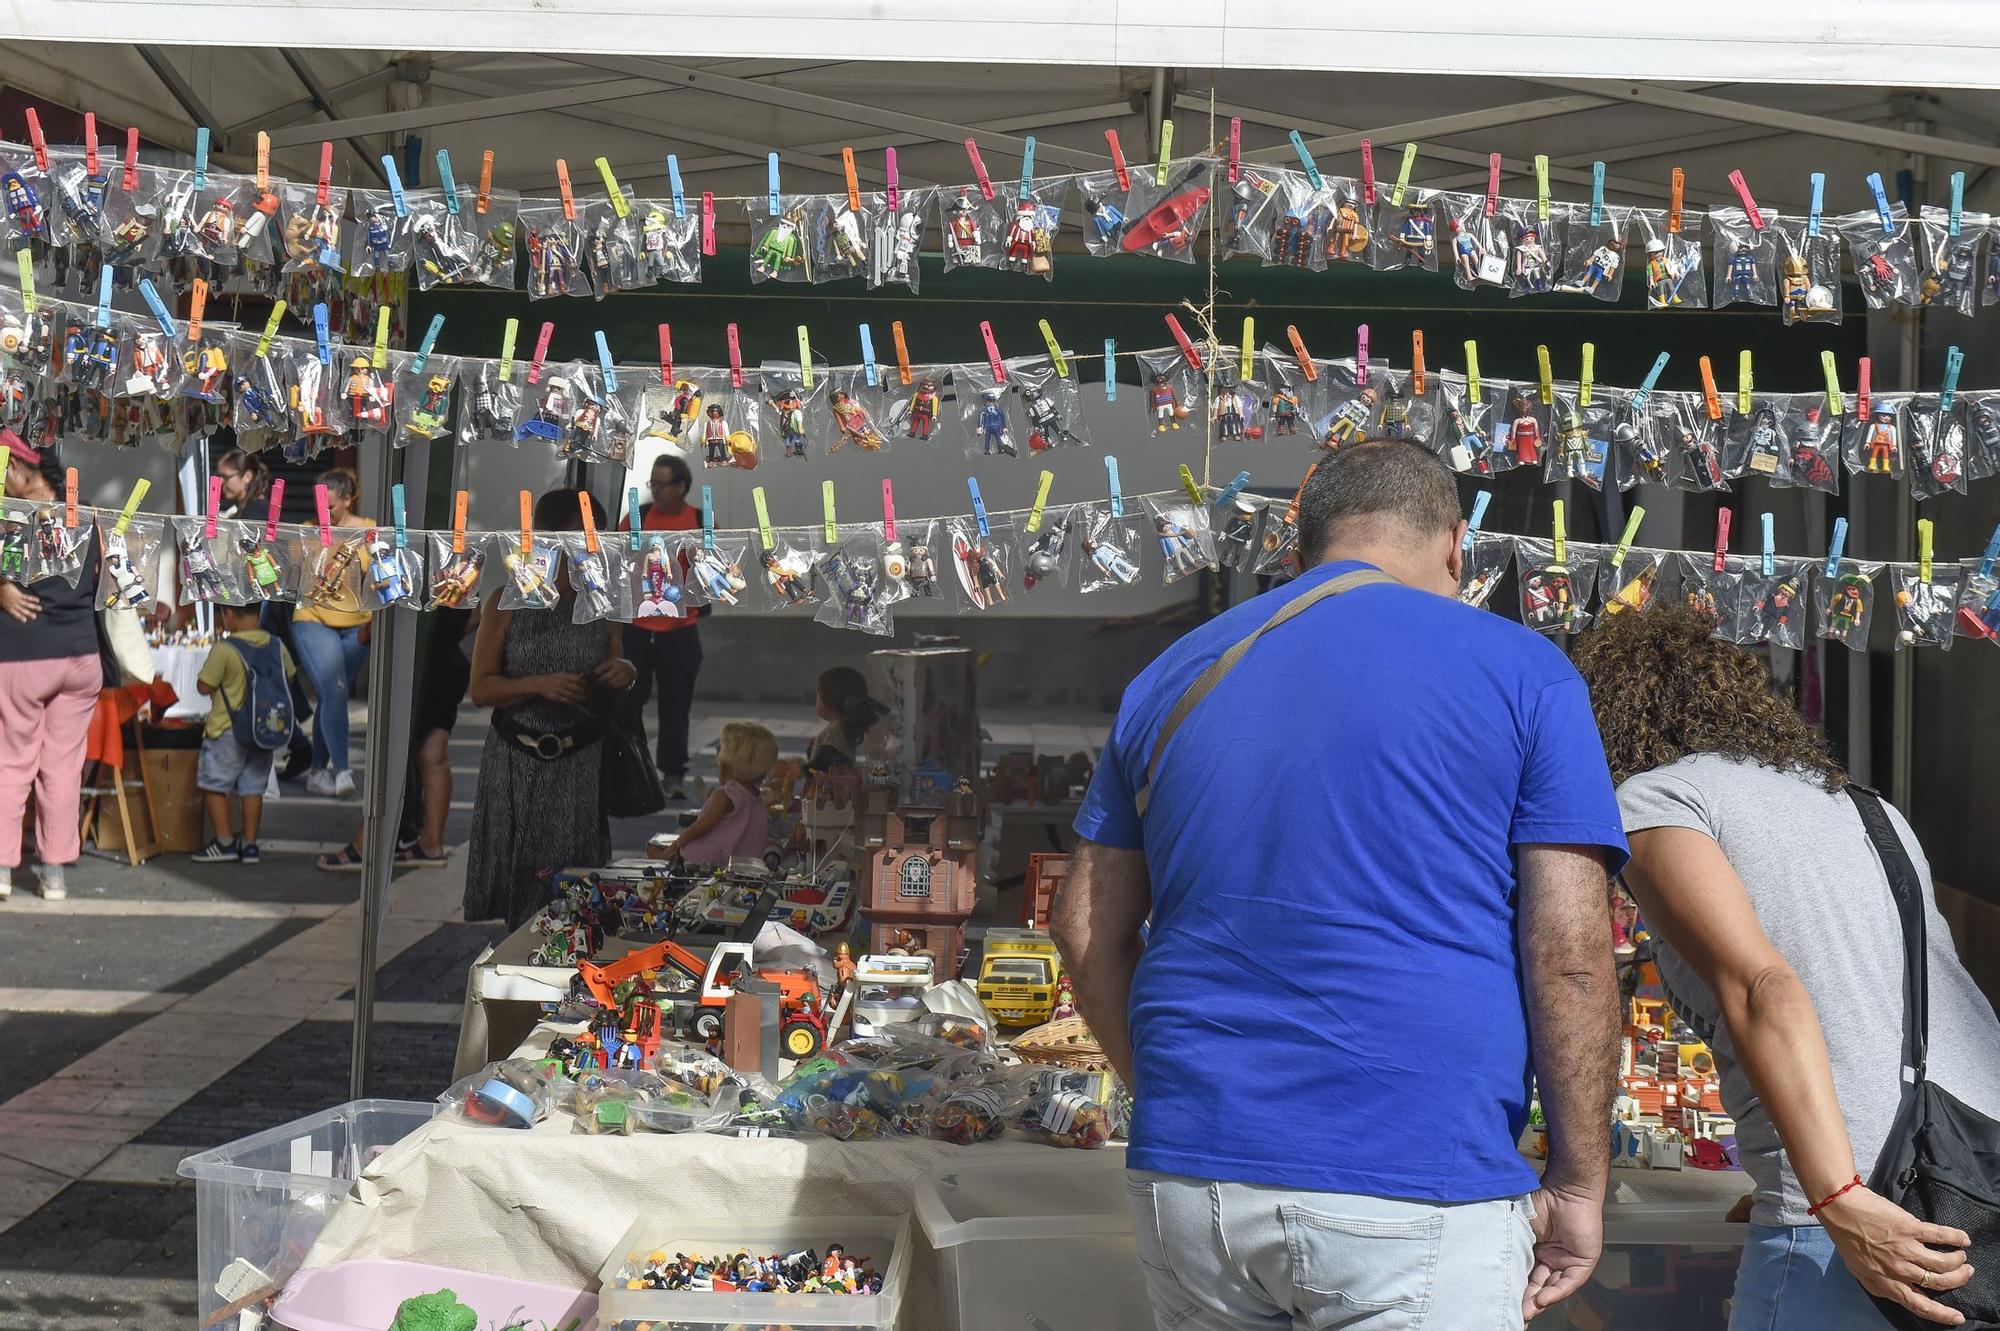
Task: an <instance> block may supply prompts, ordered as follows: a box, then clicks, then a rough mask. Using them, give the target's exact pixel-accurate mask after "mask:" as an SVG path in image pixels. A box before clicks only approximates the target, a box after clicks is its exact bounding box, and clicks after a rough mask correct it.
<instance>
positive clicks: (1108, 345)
mask: <svg viewBox="0 0 2000 1331" xmlns="http://www.w3.org/2000/svg"><path fill="white" fill-rule="evenodd" d="M1104 400H1105V401H1106V402H1116V401H1117V400H1118V339H1117V338H1114V337H1107V338H1105V339H1104Z"/></svg>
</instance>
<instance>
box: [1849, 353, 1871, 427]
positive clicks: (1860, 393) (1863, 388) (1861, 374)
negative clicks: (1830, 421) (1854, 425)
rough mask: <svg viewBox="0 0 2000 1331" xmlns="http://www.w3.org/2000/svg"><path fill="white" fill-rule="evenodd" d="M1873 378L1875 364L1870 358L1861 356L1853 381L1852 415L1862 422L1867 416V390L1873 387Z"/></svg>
mask: <svg viewBox="0 0 2000 1331" xmlns="http://www.w3.org/2000/svg"><path fill="white" fill-rule="evenodd" d="M1874 376H1875V362H1874V361H1873V360H1872V359H1871V358H1869V357H1867V356H1863V357H1862V358H1861V361H1860V364H1859V366H1858V368H1857V370H1856V373H1855V381H1854V414H1855V416H1856V417H1858V418H1860V419H1863V420H1865V419H1867V416H1868V399H1869V391H1868V390H1869V389H1870V388H1871V387H1873V382H1872V381H1873V379H1874Z"/></svg>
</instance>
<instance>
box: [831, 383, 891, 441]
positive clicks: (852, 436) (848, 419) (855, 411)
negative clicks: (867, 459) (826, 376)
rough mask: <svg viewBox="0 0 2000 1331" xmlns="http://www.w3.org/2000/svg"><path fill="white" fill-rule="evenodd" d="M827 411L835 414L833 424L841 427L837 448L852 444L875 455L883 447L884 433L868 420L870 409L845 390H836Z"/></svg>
mask: <svg viewBox="0 0 2000 1331" xmlns="http://www.w3.org/2000/svg"><path fill="white" fill-rule="evenodd" d="M827 409H828V410H829V411H831V412H832V413H833V422H834V424H835V425H836V426H837V427H839V430H840V439H839V440H838V441H837V442H836V443H835V444H834V447H835V448H838V447H840V445H841V444H843V443H851V444H853V445H854V446H855V447H856V448H861V449H866V450H867V451H868V452H870V453H873V452H874V451H875V450H876V449H878V448H880V447H882V432H881V431H879V430H877V429H876V428H875V422H874V421H872V420H870V419H869V418H868V408H866V407H864V406H862V405H861V404H860V403H859V402H856V401H855V400H854V399H853V398H852V397H850V396H848V394H847V393H846V391H845V390H843V389H839V388H836V389H834V390H833V396H832V397H831V398H829V399H828V400H827Z"/></svg>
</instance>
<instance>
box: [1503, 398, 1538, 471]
mask: <svg viewBox="0 0 2000 1331" xmlns="http://www.w3.org/2000/svg"><path fill="white" fill-rule="evenodd" d="M1507 409H1508V410H1509V411H1511V412H1513V414H1514V419H1513V421H1512V422H1511V423H1510V424H1509V425H1508V427H1507V443H1508V446H1509V447H1510V448H1512V449H1513V450H1514V460H1515V461H1516V462H1518V463H1520V464H1521V465H1522V466H1530V465H1532V464H1534V463H1536V462H1539V461H1540V460H1541V457H1542V423H1541V422H1540V421H1539V420H1537V419H1536V418H1535V409H1534V407H1533V406H1532V405H1530V403H1529V402H1528V395H1527V393H1526V392H1525V391H1523V390H1522V389H1519V388H1516V389H1515V390H1514V395H1513V396H1512V397H1511V398H1509V399H1508V401H1507Z"/></svg>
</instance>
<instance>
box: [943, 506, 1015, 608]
mask: <svg viewBox="0 0 2000 1331" xmlns="http://www.w3.org/2000/svg"><path fill="white" fill-rule="evenodd" d="M944 525H945V537H946V540H947V541H949V542H950V546H951V549H950V558H951V567H952V572H953V573H954V574H955V575H956V576H957V578H958V586H959V590H960V591H961V592H963V593H964V597H963V600H962V601H961V603H960V606H959V608H960V609H961V610H991V609H992V608H993V607H994V606H996V605H1000V604H1002V603H1004V602H1005V601H1006V599H1007V583H1008V581H1009V578H1008V574H1007V568H1008V565H1009V563H1011V562H1012V557H1013V544H1014V531H1013V527H1012V526H1011V524H1009V523H1007V522H1005V521H1000V522H991V523H988V524H987V526H986V530H985V531H984V532H982V531H981V530H980V528H979V525H978V524H977V523H975V522H972V521H970V520H968V519H965V518H949V519H946V520H945V524H944Z"/></svg>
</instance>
